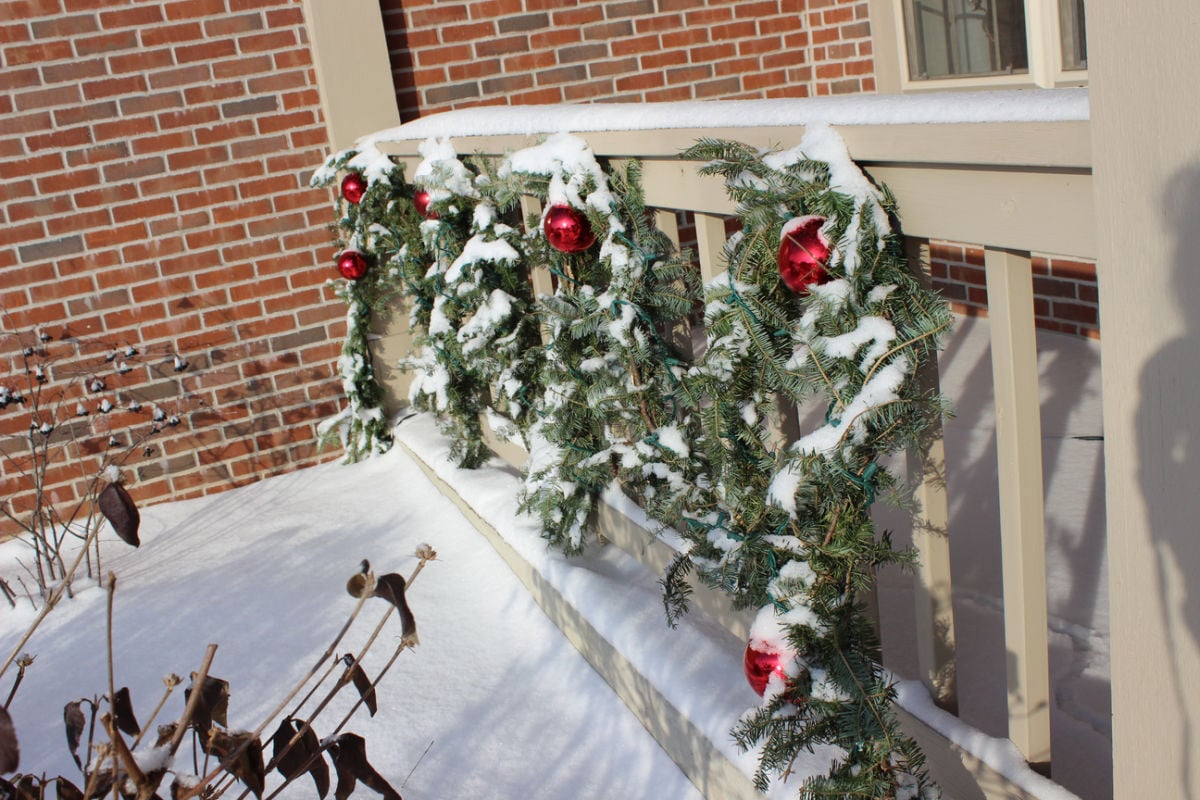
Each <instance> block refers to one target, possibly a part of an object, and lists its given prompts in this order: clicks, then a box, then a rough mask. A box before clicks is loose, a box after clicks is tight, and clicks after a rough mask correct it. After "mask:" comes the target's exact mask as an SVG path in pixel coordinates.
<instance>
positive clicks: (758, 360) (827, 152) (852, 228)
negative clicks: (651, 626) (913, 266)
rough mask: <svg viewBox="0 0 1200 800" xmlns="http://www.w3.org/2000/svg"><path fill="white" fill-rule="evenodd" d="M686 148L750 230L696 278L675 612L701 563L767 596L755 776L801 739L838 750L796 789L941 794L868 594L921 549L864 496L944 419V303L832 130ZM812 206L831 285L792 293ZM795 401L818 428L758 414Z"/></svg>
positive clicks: (736, 593) (751, 598)
mask: <svg viewBox="0 0 1200 800" xmlns="http://www.w3.org/2000/svg"><path fill="white" fill-rule="evenodd" d="M684 157H685V158H689V159H695V160H699V161H703V162H706V165H705V166H704V167H703V168H702V169H701V171H702V172H704V173H707V174H718V175H722V176H723V177H724V178H725V179H726V185H727V187H728V191H729V194H730V196H731V198H732V199H734V201H735V202H736V203H737V206H738V216H739V217H740V218H741V220H742V225H743V227H742V231H741V232H740V233H739V234H738V235H736V236H734V237H733V238H732V239H731V240H730V241H729V243H728V246H727V248H726V256H727V258H728V270H727V271H726V273H725V274H723V275H721V276H720V277H718V278H717V279H716V280H714V281H712V282H711V283H710V284H709V286H708V287H707V307H706V323H707V331H708V336H709V341H708V348H707V350H706V352H705V356H704V359H703V361H702V362H701V363H700V364H698V365H697V366H696V367H695V368H694V369H692V370H691V371H690V372H689V374H688V380H687V386H688V392H687V397H688V398H689V400H690V402H691V403H692V408H694V410H695V419H696V420H697V428H696V431H695V438H694V448H695V450H696V454H697V457H696V459H695V460H694V462H693V477H694V481H695V487H696V491H694V492H692V493H689V494H688V495H687V496H686V497H685V502H684V503H683V504H682V506H681V508H680V513H679V517H678V520H677V523H678V526H679V527H680V529H681V531H682V532H683V533H684V535H685V537H686V538H687V540H688V542H689V549H688V550H686V552H684V553H683V554H681V555H680V556H679V558H678V559H677V561H676V562H675V564H673V565H672V567H671V568H670V569H669V570H668V573H667V574H666V576H665V577H664V581H663V582H664V588H665V595H664V596H665V600H666V603H667V606H668V611H669V614H672V615H674V614H678V613H679V612H680V611H682V610H683V609H684V608H686V604H687V594H688V589H687V586H686V583H685V578H686V576H687V575H688V574H689V573H690V572H692V571H693V570H696V571H698V572H699V574H700V576H701V577H702V578H703V579H705V580H706V581H707V582H709V583H710V584H713V585H716V586H719V587H721V588H723V589H725V590H726V591H727V592H729V593H730V594H731V595H732V597H733V600H734V603H735V605H738V606H743V607H747V606H749V607H759V608H760V611H759V614H758V618H757V620H756V622H755V625H754V628H753V630H752V632H751V644H752V645H754V646H757V647H759V648H763V649H766V650H767V651H774V652H779V653H780V654H781V655H782V656H784V660H785V661H786V662H788V675H789V677H788V679H787V681H786V682H785V681H775V680H773V681H772V683H771V685H770V686H769V687H768V691H767V694H766V700H765V702H764V705H763V706H762V707H761V708H759V709H758V710H757V711H755V712H754V713H753V714H750V715H749V716H747V717H746V718H745V719H744V720H743V721H742V723H741V724H740V725H739V726H738V729H737V730H736V736H737V738H738V740H739V742H741V743H742V744H743V745H744V746H746V747H751V746H754V745H762V747H763V750H762V756H761V761H760V768H759V772H758V774H757V776H756V781H757V783H758V785H759V786H760V788H765V787H766V786H767V785H768V783H769V781H770V778H771V776H773V775H777V774H779V773H780V772H784V773H786V771H787V769H788V766H789V765H790V763H791V761H792V760H793V759H794V757H795V755H796V754H797V753H799V752H800V751H801V750H811V749H812V748H813V747H814V746H816V745H818V744H832V745H836V746H838V747H840V748H841V749H842V750H843V751H844V756H843V757H841V758H839V759H837V760H836V761H835V763H834V765H833V768H832V769H831V771H830V773H829V774H828V775H825V776H818V777H813V778H810V779H809V780H808V781H807V782H806V783H805V784H804V787H803V790H802V792H801V794H802V796H804V797H811V798H817V797H860V796H862V797H881V798H914V797H918V796H920V797H932V796H935V795H936V787H934V786H933V784H932V783H931V782H930V781H929V779H928V777H927V775H926V774H925V772H924V769H923V757H922V755H921V753H920V751H919V749H918V748H917V746H916V745H915V744H914V743H913V742H912V741H911V740H909V739H907V738H906V737H905V736H904V735H903V734H902V733H901V732H900V730H899V726H898V724H897V722H896V719H895V715H894V714H893V712H892V710H891V707H890V704H891V701H892V700H893V698H894V693H893V690H892V689H891V687H890V685H889V683H888V680H887V677H886V676H885V674H884V672H883V670H882V668H881V667H880V665H879V662H880V651H879V644H878V641H877V638H876V636H875V634H874V631H873V628H872V626H871V624H870V622H869V620H868V619H867V617H866V616H865V615H864V613H863V611H864V609H863V607H862V604H861V601H860V598H861V597H862V593H863V592H864V591H865V590H867V589H868V588H869V587H870V586H871V584H872V582H873V580H874V571H875V569H876V568H878V567H879V566H880V565H883V564H887V563H897V562H899V563H909V562H911V561H912V559H913V554H912V553H909V552H897V551H895V550H894V549H893V547H892V545H891V542H890V540H889V537H888V535H887V533H886V532H884V533H882V534H881V535H877V532H876V531H875V529H874V526H873V524H872V521H871V517H870V507H871V505H872V503H873V502H874V499H875V496H876V494H877V493H879V492H882V491H884V490H886V489H888V488H891V487H892V486H893V485H894V484H895V479H894V477H893V476H892V475H891V474H890V473H889V472H888V471H887V469H886V468H884V467H883V466H881V460H882V459H883V458H884V457H885V456H887V455H888V454H891V453H894V452H898V451H900V450H902V449H903V448H904V447H906V446H908V445H910V444H915V443H916V441H917V440H918V438H919V436H920V434H921V432H922V431H923V430H924V428H925V427H926V425H927V424H928V422H929V420H930V419H931V418H932V417H934V416H936V415H938V414H940V413H942V411H943V408H942V404H941V402H940V400H939V399H938V398H935V397H927V396H923V395H922V394H921V391H920V388H919V385H918V383H917V382H916V380H915V378H914V371H915V368H916V366H917V365H918V364H919V363H920V362H922V361H924V360H926V359H929V358H932V357H933V356H934V354H935V352H936V347H937V344H938V342H939V339H940V337H941V335H942V334H943V333H945V332H946V331H948V329H949V326H950V316H949V312H948V310H947V308H946V306H945V304H944V303H943V302H942V301H941V300H940V299H939V298H938V297H937V296H936V295H933V294H932V293H930V292H928V291H925V290H924V289H922V288H921V287H920V286H919V285H918V283H917V282H916V281H915V280H914V279H913V277H912V276H911V275H910V273H909V272H908V269H907V265H906V262H905V259H904V256H903V252H902V248H901V243H900V240H899V237H897V236H896V235H895V234H893V233H892V230H891V224H890V220H889V216H892V215H894V213H895V204H894V202H893V201H892V198H891V197H890V195H888V194H887V193H886V191H880V190H877V189H875V187H873V186H872V185H871V184H870V183H869V182H868V181H867V179H866V178H865V176H863V175H862V173H861V172H859V171H858V169H857V168H856V167H855V166H854V165H853V163H852V162H851V161H850V159H849V156H848V155H847V154H846V151H845V146H844V145H843V144H842V142H841V140H840V139H839V138H837V136H836V134H834V133H833V132H832V131H831V130H829V129H827V128H824V127H810V129H809V131H808V133H807V134H806V136H805V138H804V140H803V141H802V143H801V145H800V146H799V147H798V148H796V149H795V150H792V151H788V152H786V153H767V154H764V153H762V152H759V151H757V150H755V149H753V148H750V147H747V146H745V145H742V144H738V143H735V142H725V141H702V142H700V143H699V144H697V145H696V146H694V147H692V148H690V149H689V150H688V151H687V152H685V153H684ZM807 215H819V216H821V217H825V218H826V222H825V224H824V226H823V228H822V232H823V233H824V235H825V236H826V237H827V240H828V241H829V242H830V243H831V250H830V253H829V258H828V260H827V262H826V264H825V267H826V269H827V270H828V274H829V278H830V280H829V281H828V282H826V283H823V284H813V285H810V286H809V287H808V291H807V292H806V293H804V294H803V295H802V296H800V297H798V296H797V295H796V293H794V292H793V291H792V290H791V289H788V288H787V287H786V286H784V285H783V283H782V282H781V280H780V275H779V266H778V249H779V247H780V242H781V231H782V230H783V228H784V225H785V223H786V222H788V220H789V219H791V218H796V217H803V216H807ZM789 407H790V408H808V409H812V408H814V407H816V408H817V409H818V418H819V417H820V409H825V410H824V420H823V421H822V422H820V423H818V424H817V426H816V428H815V429H814V430H813V431H811V432H809V433H808V434H807V435H804V436H803V437H801V438H800V439H799V440H798V441H796V442H794V443H792V444H785V443H784V442H783V441H782V440H781V439H780V438H779V436H778V435H777V434H776V433H775V432H774V431H773V430H772V425H771V424H769V421H770V420H771V419H772V418H775V417H777V416H778V414H779V412H780V411H781V410H782V409H784V408H789Z"/></svg>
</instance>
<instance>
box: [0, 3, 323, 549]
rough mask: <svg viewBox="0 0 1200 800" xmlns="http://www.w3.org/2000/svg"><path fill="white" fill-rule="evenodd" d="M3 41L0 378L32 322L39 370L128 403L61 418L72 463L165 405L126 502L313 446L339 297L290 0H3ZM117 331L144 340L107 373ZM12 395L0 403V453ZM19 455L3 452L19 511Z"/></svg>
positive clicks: (296, 8) (15, 442)
mask: <svg viewBox="0 0 1200 800" xmlns="http://www.w3.org/2000/svg"><path fill="white" fill-rule="evenodd" d="M0 53H2V55H3V69H2V70H0V115H2V118H3V120H4V122H3V124H2V125H0V180H2V182H3V197H2V198H0V231H2V233H0V307H2V308H3V311H4V312H5V315H4V317H3V319H2V330H3V332H4V335H3V338H0V386H6V385H7V386H9V387H10V388H19V387H24V386H25V383H24V382H25V380H26V378H25V375H24V374H23V371H24V362H23V361H22V359H21V358H20V357H19V351H20V349H21V348H22V347H25V346H29V345H30V344H31V339H30V337H31V336H32V335H33V334H34V331H35V329H37V328H40V329H41V330H42V331H43V332H44V333H46V334H48V335H49V336H51V337H52V341H51V342H48V343H46V345H45V346H46V347H48V348H49V350H48V353H49V355H50V356H51V357H53V358H56V359H58V361H57V362H56V363H55V364H54V365H52V367H51V377H52V378H53V379H54V380H52V382H51V384H50V385H61V384H63V383H65V382H69V381H70V378H69V375H70V374H81V375H93V374H96V375H102V376H103V377H104V378H105V380H106V383H107V386H108V391H107V392H105V393H104V394H103V396H107V397H109V398H110V399H111V401H112V402H113V403H115V404H117V405H119V406H122V407H124V406H125V404H126V403H127V402H128V400H129V399H130V398H133V397H142V398H145V400H144V402H145V404H146V408H145V410H143V411H142V412H139V413H136V414H135V413H132V412H129V411H114V412H112V413H110V414H107V415H101V414H97V413H95V412H94V407H95V406H96V404H97V403H98V402H99V401H100V399H101V396H102V395H96V396H88V397H87V398H85V402H86V405H87V406H88V407H89V408H91V409H92V410H93V413H92V414H91V416H90V417H88V418H87V419H86V420H83V419H82V418H81V419H80V420H73V422H74V423H75V424H74V427H73V428H71V426H64V427H62V428H61V429H60V431H59V433H58V437H59V438H57V439H56V441H66V440H67V438H69V437H68V435H67V431H68V428H71V429H72V430H73V431H74V436H75V438H76V439H77V441H76V442H75V443H74V444H71V445H70V447H69V448H57V449H59V450H62V451H63V455H64V457H65V456H67V455H68V452H69V456H70V457H71V458H72V459H73V460H81V463H82V464H83V465H84V467H85V470H84V474H87V473H88V472H94V471H95V469H96V468H97V466H98V464H99V455H98V453H99V452H103V451H104V450H105V449H106V448H107V439H108V436H109V430H111V431H114V432H117V433H118V434H120V433H121V432H123V431H126V430H128V429H129V428H130V427H131V426H134V427H137V428H139V429H144V428H145V427H146V425H147V424H148V423H149V416H148V415H149V410H148V409H149V405H150V402H155V403H157V404H158V405H160V406H161V407H162V408H163V409H164V410H165V411H166V412H168V413H178V414H179V415H180V417H181V418H182V424H181V425H179V426H178V427H176V428H167V429H165V430H164V431H163V434H162V435H161V436H159V437H157V438H156V439H155V440H153V441H152V442H149V443H148V444H150V445H152V449H151V450H150V451H146V450H144V448H138V449H137V450H136V452H133V453H132V457H131V458H130V460H129V461H128V462H127V469H126V470H125V477H126V479H127V483H128V485H129V488H130V490H131V492H132V494H133V495H134V497H135V498H136V499H138V500H139V501H141V502H148V501H153V500H158V499H164V498H171V499H175V498H183V497H189V496H193V495H197V494H201V493H206V492H211V491H218V490H221V489H224V488H226V487H229V486H233V485H237V484H241V483H246V482H248V481H252V480H254V479H257V478H260V477H263V476H266V475H270V474H274V473H277V472H282V471H286V470H289V469H292V468H295V467H298V466H304V465H308V464H313V463H315V462H316V461H317V460H319V459H320V458H322V457H325V458H327V457H328V456H329V454H328V453H326V454H324V456H318V454H317V453H316V446H315V440H314V425H315V424H316V423H317V422H319V421H320V420H321V419H323V418H325V417H326V416H327V415H329V414H330V413H332V412H333V411H334V410H335V409H336V406H337V396H338V394H339V391H340V385H339V383H338V382H337V381H335V380H333V379H332V376H333V374H334V362H335V360H336V357H337V354H338V352H339V348H340V344H341V340H342V336H343V333H344V329H345V328H344V322H343V317H344V308H343V307H342V305H341V303H339V302H338V301H337V300H336V299H334V298H333V297H332V295H331V293H329V292H328V291H326V290H325V289H324V288H323V287H322V284H323V282H324V281H325V280H326V278H328V277H332V276H333V275H334V272H333V270H332V267H331V266H330V265H328V264H327V261H326V258H327V256H329V255H330V254H331V253H330V251H331V241H332V236H331V234H330V233H329V232H328V231H327V230H326V226H327V225H328V223H329V222H330V210H329V203H330V194H329V192H328V191H324V190H322V191H314V190H311V189H308V188H307V178H308V175H309V173H310V171H311V169H312V168H313V167H314V166H315V165H317V164H319V163H320V162H321V160H322V159H323V158H324V157H325V155H326V154H327V152H328V143H327V139H326V134H325V129H324V125H323V121H322V118H321V111H320V108H319V99H318V94H317V88H316V83H315V76H314V73H313V69H312V58H311V53H310V50H309V47H308V45H307V41H306V33H305V29H304V24H303V18H302V14H301V8H300V4H299V1H298V0H174V1H168V2H163V1H162V0H0ZM14 332H16V333H18V334H20V337H21V338H20V342H19V343H18V340H17V338H16V337H14V336H13V335H12V334H13V333H14ZM64 337H78V344H74V343H71V342H70V341H64ZM34 344H36V343H34ZM126 345H133V346H135V347H136V348H137V349H138V350H139V351H140V352H141V353H142V355H141V356H140V357H139V359H138V360H137V361H138V366H137V368H136V369H134V370H133V371H131V372H129V373H128V374H125V375H118V374H117V373H116V372H115V371H114V370H113V363H108V362H105V361H104V358H103V356H104V354H105V353H106V352H107V351H109V350H111V349H112V348H118V347H119V348H123V347H125V346H126ZM173 353H179V354H181V355H182V356H184V357H185V358H186V359H187V360H188V361H189V367H188V369H187V370H186V371H183V372H178V373H176V372H175V371H174V369H173V368H172V366H171V365H172V363H173V362H172V358H171V354H173ZM130 361H134V359H130ZM131 366H133V364H131ZM29 408H30V406H29V405H26V406H25V407H24V408H16V407H14V406H11V405H10V406H9V407H8V408H7V409H5V410H0V437H3V438H0V442H2V444H3V447H4V449H5V451H7V452H9V453H11V454H16V453H20V452H25V451H27V450H28V444H27V442H24V439H25V435H26V434H27V432H28V425H29V414H28V410H29ZM74 408H75V402H74V401H71V402H70V403H69V406H68V407H67V409H68V411H69V412H70V413H69V414H67V416H72V415H73V410H74ZM60 416H62V415H61V414H60ZM122 435H123V434H122ZM14 437H15V438H14ZM111 452H112V453H113V454H116V453H117V452H118V451H117V450H113V451H111ZM146 453H148V454H146ZM17 466H18V463H17V462H14V461H12V460H8V459H5V458H3V457H0V498H6V497H7V498H13V499H14V500H15V503H16V505H15V508H16V509H17V510H20V509H23V508H27V507H28V506H29V503H30V498H29V490H28V485H27V481H25V480H23V479H21V478H20V477H19V475H17V474H16V472H17V469H16V467H17ZM76 483H78V481H76ZM73 491H74V489H73V487H71V486H70V485H67V486H62V487H59V488H57V489H55V497H56V498H57V499H58V500H60V501H67V500H70V499H71V497H72V496H73ZM5 530H7V528H0V532H2V531H5Z"/></svg>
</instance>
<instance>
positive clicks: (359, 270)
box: [337, 250, 367, 281]
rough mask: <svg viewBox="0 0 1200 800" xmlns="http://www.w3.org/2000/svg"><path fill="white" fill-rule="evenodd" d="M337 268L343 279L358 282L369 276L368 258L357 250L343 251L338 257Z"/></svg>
mask: <svg viewBox="0 0 1200 800" xmlns="http://www.w3.org/2000/svg"><path fill="white" fill-rule="evenodd" d="M337 268H338V272H340V273H341V274H342V277H343V278H345V279H346V280H350V281H356V280H358V279H359V278H361V277H362V276H363V275H366V274H367V257H366V256H364V255H363V254H362V253H360V252H358V251H357V250H343V251H342V252H341V253H339V254H338V257H337Z"/></svg>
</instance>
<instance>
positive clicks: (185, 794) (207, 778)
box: [174, 577, 374, 800]
mask: <svg viewBox="0 0 1200 800" xmlns="http://www.w3.org/2000/svg"><path fill="white" fill-rule="evenodd" d="M367 585H368V587H371V588H373V587H374V578H373V577H371V579H370V580H369V581H368V583H367ZM370 596H371V594H370V591H364V592H363V594H362V596H360V597H359V598H358V602H357V603H356V604H355V606H354V610H353V611H351V612H350V617H349V618H348V619H347V620H346V622H345V624H344V625H342V629H341V630H340V631H338V633H337V636H335V637H334V640H333V642H332V643H330V645H329V647H327V648H325V652H324V653H322V654H321V657H320V658H319V659H317V663H315V664H313V666H312V668H311V669H309V671H308V673H307V674H305V675H304V677H303V678H301V679H300V681H299V682H298V683H297V684H296V685H295V686H294V687H293V688H292V690H291V691H290V692H288V694H287V697H285V698H284V699H283V700H282V702H280V703H279V705H277V706H276V707H275V710H273V711H272V712H271V713H270V714H268V715H267V717H266V718H265V719H264V720H263V721H262V723H261V724H260V725H259V726H258V727H257V728H255V729H254V731H253V732H252V733H251V735H250V736H248V737H246V741H245V742H243V743H242V744H241V745H240V746H239V747H237V748H235V749H234V751H233V752H232V753H230V754H229V755H227V756H225V757H224V758H222V759H221V762H220V763H219V764H217V766H216V767H214V768H213V769H212V770H210V771H208V772H206V773H205V775H204V777H203V778H201V779H200V780H199V781H198V782H197V783H196V785H195V786H192V787H191V788H189V789H187V790H186V791H182V792H180V793H179V795H178V796H177V797H176V798H175V799H174V800H188V798H191V797H195V796H196V795H198V794H200V792H201V791H203V789H204V787H205V786H207V785H208V784H209V783H211V782H212V781H213V780H215V779H216V778H217V777H218V776H219V775H220V774H221V772H222V771H224V770H225V769H226V768H227V767H228V766H229V765H230V764H232V763H233V761H234V759H236V758H237V757H238V756H239V755H241V753H242V751H243V750H245V749H246V747H247V746H249V743H250V742H251V741H253V740H255V739H257V738H258V737H259V736H261V735H262V732H263V731H264V730H266V728H267V726H268V725H270V724H271V722H272V721H273V720H274V719H275V718H276V717H277V716H279V715H280V713H282V712H283V710H284V709H285V708H287V706H288V704H289V703H291V702H292V700H294V699H295V698H296V695H298V694H300V690H301V689H303V688H304V685H305V684H306V683H308V681H309V680H310V679H311V678H312V676H313V675H315V674H317V671H318V670H319V669H320V668H321V665H322V664H324V663H325V660H326V659H328V658H329V657H330V656H332V655H333V653H334V651H335V650H336V649H337V646H338V645H339V644H341V641H342V639H343V637H345V635H346V633H347V632H348V631H349V630H350V626H351V625H352V624H353V623H354V620H355V619H357V618H358V614H359V612H360V611H361V610H362V607H363V604H364V603H366V601H367V598H368V597H370ZM334 691H335V692H336V691H337V690H336V688H335V689H334ZM199 694H200V693H199V692H193V693H192V698H193V699H195V698H196V697H198V695H199ZM176 733H178V731H176ZM267 771H268V772H269V771H270V768H269V767H268V768H267ZM247 791H249V790H248V789H247Z"/></svg>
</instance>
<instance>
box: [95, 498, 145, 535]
mask: <svg viewBox="0 0 1200 800" xmlns="http://www.w3.org/2000/svg"><path fill="white" fill-rule="evenodd" d="M96 505H98V506H99V507H100V513H101V514H103V515H104V518H105V519H106V520H108V524H109V525H112V527H113V530H114V531H116V532H117V536H120V537H121V539H122V541H124V542H125V543H126V544H131V545H133V546H134V547H137V546H138V545H139V544H141V541H140V540H139V539H138V525H140V524H141V521H142V517H141V514H139V513H138V509H137V505H136V504H135V503H134V502H133V498H132V497H130V496H129V492H127V491H125V487H124V486H122V485H121V484H119V483H110V484H109V485H108V486H105V487H104V491H102V492H100V496H99V497H98V498H96Z"/></svg>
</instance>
